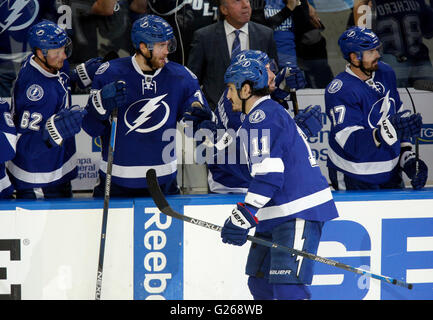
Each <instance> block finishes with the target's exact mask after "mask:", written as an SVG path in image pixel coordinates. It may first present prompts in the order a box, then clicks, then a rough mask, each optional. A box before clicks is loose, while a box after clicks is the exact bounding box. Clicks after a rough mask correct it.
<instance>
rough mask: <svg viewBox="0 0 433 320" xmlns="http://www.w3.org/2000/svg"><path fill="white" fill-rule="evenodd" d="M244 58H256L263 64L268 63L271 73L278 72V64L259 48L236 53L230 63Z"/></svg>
mask: <svg viewBox="0 0 433 320" xmlns="http://www.w3.org/2000/svg"><path fill="white" fill-rule="evenodd" d="M244 59H256V60H259V61H260V62H262V63H263V64H264V65H267V64H269V68H270V70H271V71H272V72H273V73H277V72H278V65H277V63H276V62H275V60H274V59H269V56H268V55H267V54H266V52H263V51H260V50H242V51H241V52H239V53H238V54H237V55H235V56H234V57H232V59H231V61H230V64H233V63H235V62H237V61H240V60H244Z"/></svg>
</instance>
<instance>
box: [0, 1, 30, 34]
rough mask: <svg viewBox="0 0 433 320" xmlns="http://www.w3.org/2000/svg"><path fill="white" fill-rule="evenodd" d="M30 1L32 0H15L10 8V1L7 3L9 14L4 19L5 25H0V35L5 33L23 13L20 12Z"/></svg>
mask: <svg viewBox="0 0 433 320" xmlns="http://www.w3.org/2000/svg"><path fill="white" fill-rule="evenodd" d="M30 1H32V0H17V1H15V2H14V3H13V4H12V7H11V6H10V3H11V0H9V1H8V8H9V11H11V13H10V14H9V16H8V17H7V18H6V19H5V23H6V24H4V25H1V26H2V28H3V30H1V31H0V34H2V33H3V32H4V31H6V30H7V29H8V28H9V27H10V26H11V25H12V24H13V23H14V22H15V21H17V19H18V18H19V17H21V16H22V14H23V13H22V12H21V11H22V10H23V9H24V8H25V7H26V6H27V4H28V3H29V2H30ZM3 3H4V2H3ZM3 3H2V4H3Z"/></svg>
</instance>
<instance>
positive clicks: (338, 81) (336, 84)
mask: <svg viewBox="0 0 433 320" xmlns="http://www.w3.org/2000/svg"><path fill="white" fill-rule="evenodd" d="M343 86H344V79H342V78H340V77H336V78H334V80H332V81H331V82H330V83H329V84H328V85H327V87H326V89H325V94H336V93H337V92H339V91H340V90H341V89H342V88H343Z"/></svg>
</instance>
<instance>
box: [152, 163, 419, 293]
mask: <svg viewBox="0 0 433 320" xmlns="http://www.w3.org/2000/svg"><path fill="white" fill-rule="evenodd" d="M146 180H147V184H148V186H149V191H150V194H151V196H152V198H153V200H154V202H155V204H156V206H157V207H158V209H159V210H160V211H161V212H162V213H164V214H166V215H168V216H171V217H173V218H175V219H179V220H182V221H185V222H188V223H192V224H195V225H197V226H200V227H204V228H207V229H210V230H214V231H217V232H221V229H222V227H221V226H218V225H216V224H213V223H210V222H206V221H203V220H200V219H195V218H190V217H188V216H185V215H183V214H180V213H178V212H176V211H174V210H173V209H172V208H171V207H170V205H169V204H168V202H167V200H166V199H165V196H164V194H163V193H162V191H161V188H160V187H159V184H158V180H157V177H156V172H155V170H153V169H150V170H149V171H148V172H147V174H146ZM247 240H249V241H251V242H254V243H257V244H260V245H263V246H266V247H269V248H275V249H278V250H282V251H285V252H287V253H290V254H296V255H298V256H302V257H304V258H307V259H311V260H314V261H317V262H321V263H324V264H327V265H330V266H334V267H337V268H340V269H343V270H346V271H350V272H354V273H357V274H360V275H366V276H369V277H371V278H374V279H378V280H380V281H385V282H387V283H390V284H394V285H397V286H401V287H404V288H408V289H412V287H413V285H412V284H410V283H406V282H404V281H401V280H397V279H395V278H391V277H387V276H382V275H379V274H375V273H372V272H370V271H367V270H363V269H359V268H355V267H352V266H349V265H347V264H344V263H340V262H337V261H334V260H331V259H327V258H323V257H319V256H316V255H314V254H312V253H308V252H304V251H299V250H296V249H293V248H289V247H286V246H282V245H279V244H277V243H273V242H270V241H267V240H264V239H261V238H257V237H254V236H250V235H248V237H247Z"/></svg>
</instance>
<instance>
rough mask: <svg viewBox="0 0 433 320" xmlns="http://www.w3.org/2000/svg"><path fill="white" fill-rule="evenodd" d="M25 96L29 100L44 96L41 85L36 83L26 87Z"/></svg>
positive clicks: (39, 98) (36, 99)
mask: <svg viewBox="0 0 433 320" xmlns="http://www.w3.org/2000/svg"><path fill="white" fill-rule="evenodd" d="M26 94H27V98H28V99H29V100H31V101H38V100H41V99H42V97H43V96H44V89H42V87H41V86H40V85H38V84H32V85H31V86H30V87H29V88H28V89H27V92H26Z"/></svg>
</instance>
